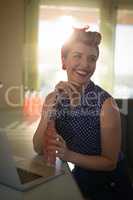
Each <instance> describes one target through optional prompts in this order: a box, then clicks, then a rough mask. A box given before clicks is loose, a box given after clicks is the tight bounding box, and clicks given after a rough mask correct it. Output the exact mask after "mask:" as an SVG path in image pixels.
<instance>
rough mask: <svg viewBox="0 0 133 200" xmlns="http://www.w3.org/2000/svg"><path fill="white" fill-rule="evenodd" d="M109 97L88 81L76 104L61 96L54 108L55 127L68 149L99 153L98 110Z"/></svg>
mask: <svg viewBox="0 0 133 200" xmlns="http://www.w3.org/2000/svg"><path fill="white" fill-rule="evenodd" d="M109 97H110V94H108V93H107V92H106V91H105V90H103V89H102V88H100V87H99V86H97V85H95V84H94V83H93V82H92V81H90V82H89V83H88V85H87V87H86V88H85V89H84V91H82V94H81V97H80V104H79V105H78V106H75V107H73V108H72V107H71V106H70V101H69V99H68V98H65V97H64V98H61V100H60V101H59V103H58V106H57V109H56V129H57V131H58V133H59V134H60V135H61V136H62V137H63V138H64V140H65V141H66V144H67V146H68V148H69V149H70V150H72V151H74V152H77V153H82V154H87V155H100V154H101V139H100V138H101V137H100V135H101V133H100V111H101V107H102V104H103V102H104V101H105V100H106V99H107V98H109Z"/></svg>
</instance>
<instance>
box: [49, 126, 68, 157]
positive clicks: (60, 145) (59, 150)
mask: <svg viewBox="0 0 133 200" xmlns="http://www.w3.org/2000/svg"><path fill="white" fill-rule="evenodd" d="M52 131H53V134H51V132H49V130H48V131H47V133H46V135H45V142H46V151H47V152H48V154H49V155H55V156H56V157H59V158H60V159H63V160H67V156H68V153H69V150H68V148H67V146H66V143H65V140H64V139H63V138H62V137H61V136H60V135H59V134H58V133H57V131H56V129H54V130H53V128H52Z"/></svg>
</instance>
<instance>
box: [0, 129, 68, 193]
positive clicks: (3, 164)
mask: <svg viewBox="0 0 133 200" xmlns="http://www.w3.org/2000/svg"><path fill="white" fill-rule="evenodd" d="M59 162H60V164H59ZM62 174H64V170H63V169H62V164H61V161H60V160H59V161H58V164H57V166H55V167H49V166H47V165H46V162H45V161H44V159H43V158H42V157H37V158H34V159H25V158H20V159H19V158H16V157H15V158H14V156H13V154H12V150H11V145H10V142H9V141H8V138H7V135H6V132H4V131H1V132H0V184H4V185H7V186H10V187H12V188H14V189H16V190H19V191H26V190H29V189H31V188H33V187H35V186H37V185H39V184H42V183H44V182H46V181H49V180H52V179H53V178H56V177H57V176H60V175H62Z"/></svg>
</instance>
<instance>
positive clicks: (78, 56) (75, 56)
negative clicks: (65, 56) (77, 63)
mask: <svg viewBox="0 0 133 200" xmlns="http://www.w3.org/2000/svg"><path fill="white" fill-rule="evenodd" d="M73 57H74V58H81V55H78V54H77V55H74V56H73Z"/></svg>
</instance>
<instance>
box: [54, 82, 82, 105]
mask: <svg viewBox="0 0 133 200" xmlns="http://www.w3.org/2000/svg"><path fill="white" fill-rule="evenodd" d="M81 89H82V88H81V87H80V86H78V85H76V84H75V83H74V82H68V81H60V82H59V83H58V84H57V85H56V87H55V91H56V94H57V97H58V98H60V95H65V96H66V97H68V98H69V99H70V103H71V105H72V106H76V105H78V104H79V102H80V92H81Z"/></svg>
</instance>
